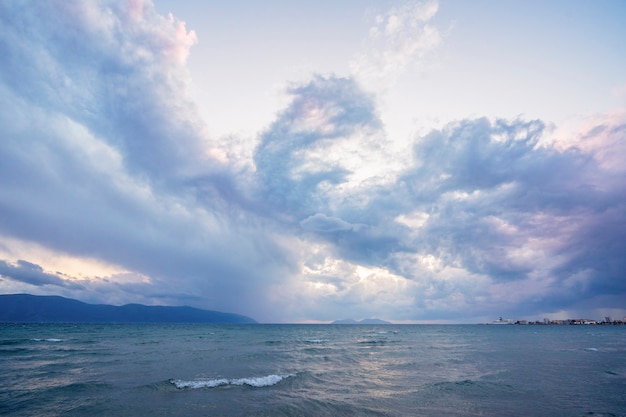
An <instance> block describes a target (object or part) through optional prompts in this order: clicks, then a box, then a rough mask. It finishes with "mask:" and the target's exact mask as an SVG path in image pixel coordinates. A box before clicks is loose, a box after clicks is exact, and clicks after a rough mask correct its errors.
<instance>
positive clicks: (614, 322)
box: [487, 316, 626, 326]
mask: <svg viewBox="0 0 626 417" xmlns="http://www.w3.org/2000/svg"><path fill="white" fill-rule="evenodd" d="M487 324H518V325H538V326H548V325H561V326H563V325H573V326H581V325H594V326H598V325H600V326H603V325H607V326H619V325H626V317H624V318H622V319H621V320H615V319H613V318H612V317H608V316H607V317H605V318H604V320H593V319H563V320H550V319H549V318H544V319H543V320H536V321H531V320H513V319H503V318H502V317H500V318H499V319H498V320H495V321H493V322H491V323H487Z"/></svg>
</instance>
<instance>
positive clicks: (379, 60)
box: [350, 1, 441, 84]
mask: <svg viewBox="0 0 626 417" xmlns="http://www.w3.org/2000/svg"><path fill="white" fill-rule="evenodd" d="M438 8H439V4H438V2H437V1H426V2H417V1H410V2H405V3H403V4H402V5H400V6H397V7H392V8H391V9H390V10H389V11H387V12H386V13H383V14H379V15H377V16H376V18H375V22H374V25H373V26H372V27H371V28H370V31H369V48H368V50H367V51H366V52H364V53H361V54H359V55H357V56H356V58H355V59H354V60H352V62H351V63H350V65H351V69H352V73H353V74H354V75H355V77H356V78H358V79H363V80H365V81H366V82H368V83H380V82H381V81H382V80H385V82H384V83H383V84H385V83H391V84H393V82H395V79H396V78H397V77H398V76H400V75H401V74H402V73H404V72H405V71H406V70H407V69H409V68H410V67H411V65H413V64H414V63H415V62H416V61H418V60H419V59H420V58H422V57H423V56H424V55H425V54H426V53H427V52H429V51H431V50H432V49H434V48H435V47H437V46H438V45H439V44H440V43H441V34H440V32H439V30H438V29H437V28H436V27H435V26H433V25H431V24H429V21H430V20H431V19H432V18H433V17H434V16H435V15H436V14H437V11H438Z"/></svg>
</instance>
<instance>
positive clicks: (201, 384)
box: [170, 374, 295, 389]
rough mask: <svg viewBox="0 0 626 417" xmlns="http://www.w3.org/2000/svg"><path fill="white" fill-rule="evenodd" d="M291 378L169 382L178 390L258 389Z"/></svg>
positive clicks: (290, 375)
mask: <svg viewBox="0 0 626 417" xmlns="http://www.w3.org/2000/svg"><path fill="white" fill-rule="evenodd" d="M292 376H295V375H294V374H288V375H266V376H261V377H250V378H237V379H226V378H216V379H208V378H198V379H193V380H191V381H184V380H182V379H172V380H170V382H171V383H172V384H174V386H175V387H176V388H179V389H184V388H190V389H198V388H215V387H219V386H223V385H249V386H251V387H255V388H259V387H269V386H271V385H276V384H278V383H279V382H280V381H282V380H283V379H285V378H289V377H292Z"/></svg>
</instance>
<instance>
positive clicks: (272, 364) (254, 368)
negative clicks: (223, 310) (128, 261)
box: [0, 324, 626, 416]
mask: <svg viewBox="0 0 626 417" xmlns="http://www.w3.org/2000/svg"><path fill="white" fill-rule="evenodd" d="M0 381H1V385H0V415H3V416H626V327H624V326H484V325H483V326H481V325H459V326H455V325H444V326H439V325H402V326H400V325H379V326H373V325H232V326H228V325H161V324H136V325H135V324H110V325H98V324H78V325H76V324H61V325H60V324H25V325H22V324H0Z"/></svg>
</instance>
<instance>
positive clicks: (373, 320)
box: [331, 319, 391, 324]
mask: <svg viewBox="0 0 626 417" xmlns="http://www.w3.org/2000/svg"><path fill="white" fill-rule="evenodd" d="M331 324H391V323H389V322H388V321H385V320H380V319H363V320H359V321H356V320H352V319H346V320H335V321H333V322H332V323H331Z"/></svg>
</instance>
